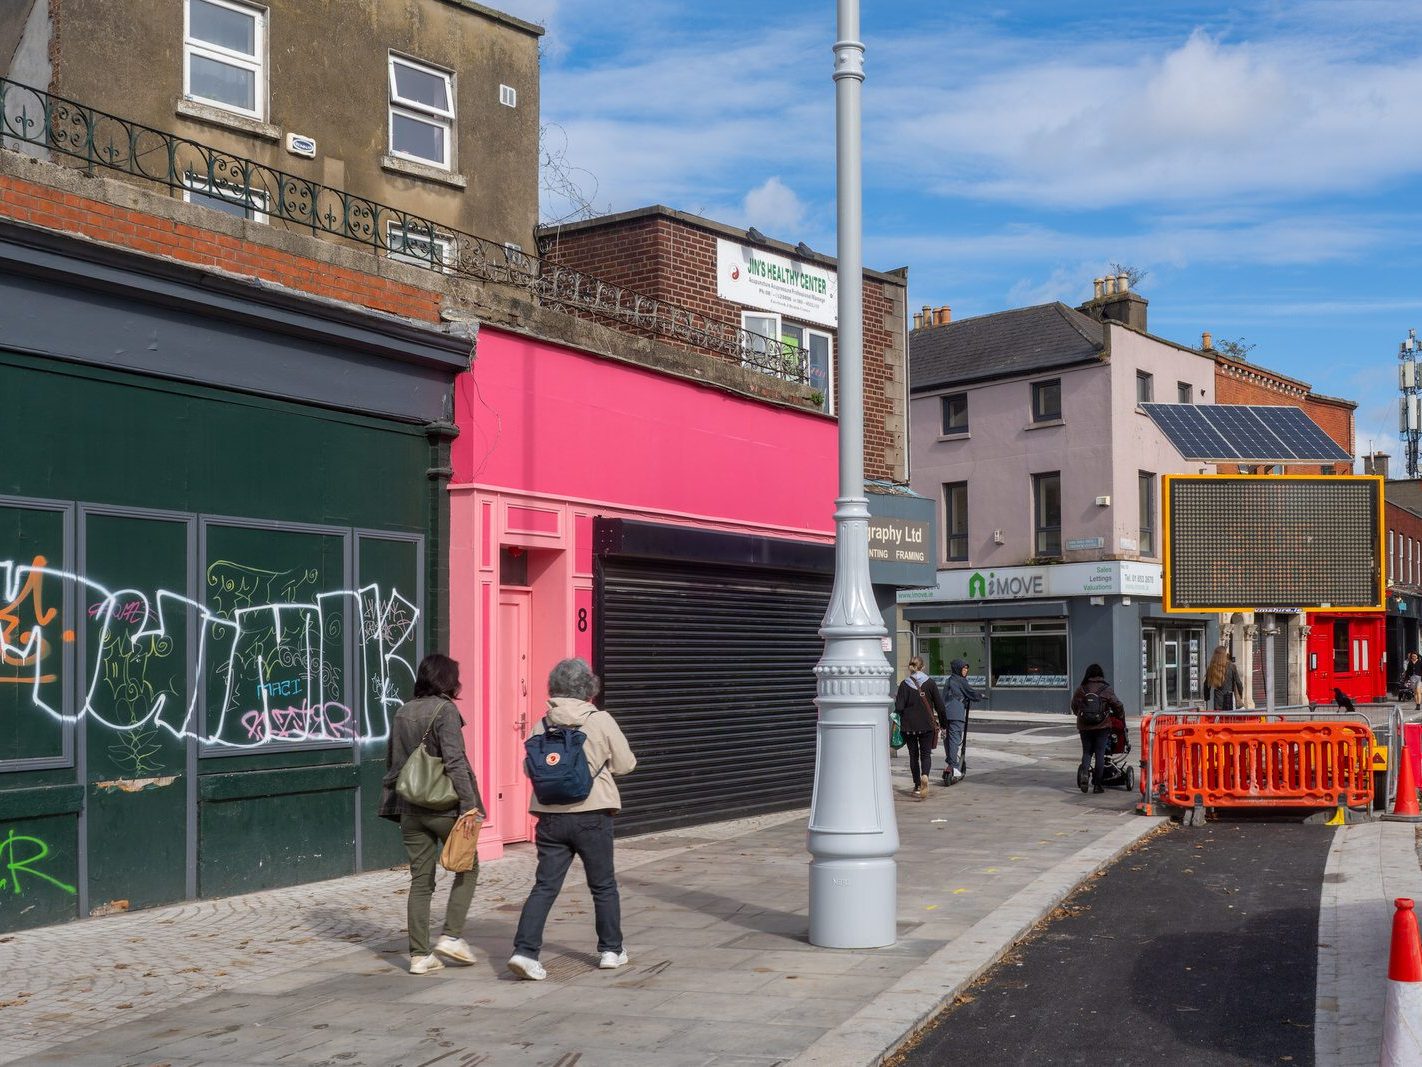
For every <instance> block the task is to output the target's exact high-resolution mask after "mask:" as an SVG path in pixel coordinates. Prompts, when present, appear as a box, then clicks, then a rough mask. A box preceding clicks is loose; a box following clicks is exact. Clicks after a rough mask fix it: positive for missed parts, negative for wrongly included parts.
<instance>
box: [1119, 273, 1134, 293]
mask: <svg viewBox="0 0 1422 1067" xmlns="http://www.w3.org/2000/svg"><path fill="white" fill-rule="evenodd" d="M1130 291H1131V276H1130V275H1129V274H1118V275H1116V292H1118V293H1129V292H1130Z"/></svg>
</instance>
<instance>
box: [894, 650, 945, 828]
mask: <svg viewBox="0 0 1422 1067" xmlns="http://www.w3.org/2000/svg"><path fill="white" fill-rule="evenodd" d="M908 669H909V674H908V677H907V678H905V679H904V680H903V681H902V682H900V683H899V691H898V692H897V693H896V694H895V695H894V711H896V712H897V713H898V716H899V722H900V726H899V732H900V733H901V734H903V738H904V747H905V748H907V749H908V754H909V773H910V774H912V775H913V795H914V796H915V797H917V798H918V799H919V800H922V799H923V798H924V797H926V796H928V775H929V772H930V771H931V770H932V769H933V750H934V749H935V748H937V747H938V726H939V724H940V723H941V722H942V721H943V715H944V710H945V708H944V703H943V694H942V693H941V692H939V689H938V683H937V682H935V681H934V680H933V679H932V678H930V677H929V676H928V675H926V674H924V673H923V660H922V659H921V658H920V657H918V656H914V657H913V658H912V659H911V660H909V661H908Z"/></svg>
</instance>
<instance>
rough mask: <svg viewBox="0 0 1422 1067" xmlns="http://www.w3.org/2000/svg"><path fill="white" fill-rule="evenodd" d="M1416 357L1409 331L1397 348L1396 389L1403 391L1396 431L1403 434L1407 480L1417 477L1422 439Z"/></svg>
mask: <svg viewBox="0 0 1422 1067" xmlns="http://www.w3.org/2000/svg"><path fill="white" fill-rule="evenodd" d="M1418 355H1419V352H1418V344H1417V331H1416V330H1408V331H1407V340H1405V341H1402V342H1400V343H1399V344H1398V346H1397V360H1398V365H1397V386H1398V388H1399V389H1400V390H1401V391H1402V399H1401V400H1400V401H1399V402H1398V420H1397V428H1398V431H1399V433H1400V434H1401V435H1402V440H1403V458H1404V459H1405V460H1406V462H1407V477H1409V478H1416V477H1417V475H1418V463H1417V459H1418V457H1417V451H1418V444H1419V440H1422V371H1419V370H1418V366H1417V357H1418Z"/></svg>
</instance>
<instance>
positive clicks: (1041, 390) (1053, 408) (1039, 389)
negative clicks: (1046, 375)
mask: <svg viewBox="0 0 1422 1067" xmlns="http://www.w3.org/2000/svg"><path fill="white" fill-rule="evenodd" d="M1061 417H1062V380H1061V379H1060V378H1052V379H1050V380H1048V381H1045V382H1033V383H1032V421H1033V422H1052V421H1054V420H1056V419H1060V418H1061Z"/></svg>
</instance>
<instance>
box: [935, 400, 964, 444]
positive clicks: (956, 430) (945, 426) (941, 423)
mask: <svg viewBox="0 0 1422 1067" xmlns="http://www.w3.org/2000/svg"><path fill="white" fill-rule="evenodd" d="M955 401H961V402H962V413H963V420H962V425H959V426H953V425H950V424H949V418H950V414H949V410H948V409H949V406H950V405H951V404H953V403H954V402H955ZM939 403H940V406H939V409H938V430H939V436H940V437H958V436H960V435H962V434H965V433H967V432H968V394H967V393H947V394H945V395H944V396H943V397H942V398H941V399H940V402H939Z"/></svg>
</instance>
